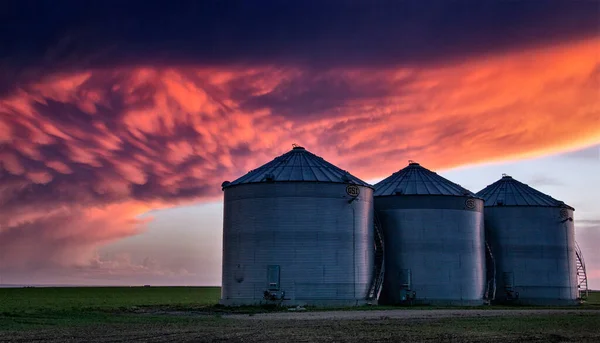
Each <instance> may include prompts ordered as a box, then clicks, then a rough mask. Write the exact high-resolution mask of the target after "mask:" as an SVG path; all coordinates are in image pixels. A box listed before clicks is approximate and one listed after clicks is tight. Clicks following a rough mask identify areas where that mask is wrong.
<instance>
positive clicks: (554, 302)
mask: <svg viewBox="0 0 600 343" xmlns="http://www.w3.org/2000/svg"><path fill="white" fill-rule="evenodd" d="M492 303H493V304H495V305H524V306H576V305H579V300H577V299H547V298H522V299H521V298H519V299H513V300H504V299H496V300H494V301H492Z"/></svg>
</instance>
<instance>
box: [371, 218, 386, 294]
mask: <svg viewBox="0 0 600 343" xmlns="http://www.w3.org/2000/svg"><path fill="white" fill-rule="evenodd" d="M373 228H374V231H375V232H374V238H375V239H374V248H375V266H374V268H373V278H372V281H371V286H370V287H369V294H368V295H367V300H377V299H379V294H380V293H381V286H382V285H383V277H384V273H385V265H384V262H385V261H384V258H385V256H384V252H385V251H384V241H383V230H382V228H381V224H380V222H379V219H378V218H377V215H375V216H374V223H373Z"/></svg>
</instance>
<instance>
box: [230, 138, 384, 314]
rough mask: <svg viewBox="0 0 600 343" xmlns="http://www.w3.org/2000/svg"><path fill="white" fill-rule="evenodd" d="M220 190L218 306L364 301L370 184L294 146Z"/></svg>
mask: <svg viewBox="0 0 600 343" xmlns="http://www.w3.org/2000/svg"><path fill="white" fill-rule="evenodd" d="M222 187H223V191H224V192H225V205H224V223H223V280H222V281H223V286H222V294H221V296H222V297H221V303H222V304H225V305H244V304H261V303H280V304H285V305H303V304H307V305H356V304H363V303H365V302H366V301H367V295H368V293H369V286H370V285H371V283H372V279H373V273H374V266H373V260H374V240H373V239H374V233H373V189H372V187H371V186H370V185H369V184H367V183H365V182H363V181H361V180H360V179H358V178H356V177H354V176H352V175H351V174H349V173H348V172H346V171H344V170H342V169H340V168H338V167H336V166H334V165H332V164H331V163H329V162H327V161H325V160H324V159H323V158H321V157H319V156H316V155H314V154H312V153H310V152H308V151H307V150H305V149H304V148H303V147H299V146H295V147H294V148H293V149H292V150H291V151H289V152H288V153H286V154H284V155H281V156H279V157H277V158H275V159H274V160H273V161H271V162H269V163H267V164H265V165H263V166H261V167H259V168H257V169H255V170H252V171H250V172H249V173H248V174H246V175H244V176H242V177H240V178H239V179H237V180H235V181H233V182H227V181H226V182H224V183H223V185H222Z"/></svg>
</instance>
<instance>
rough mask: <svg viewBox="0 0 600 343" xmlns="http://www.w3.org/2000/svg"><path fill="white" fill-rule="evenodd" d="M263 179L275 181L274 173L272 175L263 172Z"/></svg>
mask: <svg viewBox="0 0 600 343" xmlns="http://www.w3.org/2000/svg"><path fill="white" fill-rule="evenodd" d="M263 181H267V182H270V181H275V175H273V174H271V173H267V174H265V177H264V179H263Z"/></svg>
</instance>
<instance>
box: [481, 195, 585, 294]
mask: <svg viewBox="0 0 600 343" xmlns="http://www.w3.org/2000/svg"><path fill="white" fill-rule="evenodd" d="M568 218H573V211H572V210H571V209H567V208H558V207H532V206H489V207H486V208H485V226H486V235H487V239H488V241H489V242H490V245H491V247H492V251H493V253H494V257H495V260H496V271H497V272H496V284H497V291H496V298H497V299H498V300H502V298H503V297H504V296H505V294H504V289H505V288H506V286H511V285H507V284H506V282H507V281H506V280H505V279H506V278H507V277H508V278H509V280H508V282H509V283H510V282H512V286H513V288H514V291H515V292H518V293H519V297H518V301H519V302H522V303H531V304H564V303H574V301H575V299H576V298H577V295H578V292H577V272H576V268H575V263H576V261H575V230H574V224H573V223H574V222H573V221H571V220H568Z"/></svg>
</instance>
